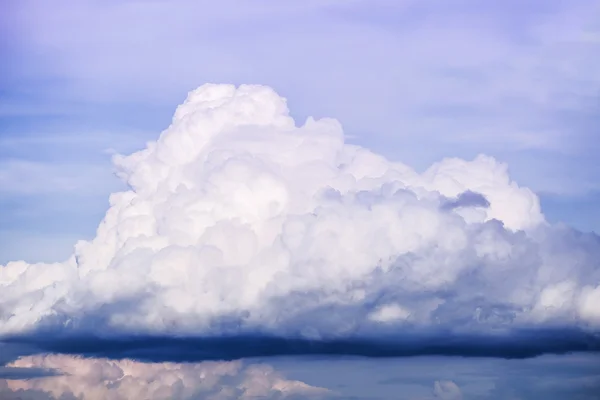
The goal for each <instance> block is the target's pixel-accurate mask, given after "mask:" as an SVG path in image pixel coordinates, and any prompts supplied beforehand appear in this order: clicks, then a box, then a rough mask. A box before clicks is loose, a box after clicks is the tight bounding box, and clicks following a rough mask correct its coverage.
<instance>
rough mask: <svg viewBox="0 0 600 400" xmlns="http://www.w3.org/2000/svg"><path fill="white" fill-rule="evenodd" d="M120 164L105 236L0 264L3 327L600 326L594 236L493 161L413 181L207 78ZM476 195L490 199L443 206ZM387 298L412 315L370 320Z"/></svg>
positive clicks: (269, 97) (249, 92)
mask: <svg viewBox="0 0 600 400" xmlns="http://www.w3.org/2000/svg"><path fill="white" fill-rule="evenodd" d="M115 164H116V166H117V168H118V170H119V174H120V176H121V177H122V178H123V179H124V180H125V181H126V182H127V183H128V185H129V186H130V190H128V191H125V192H121V193H115V194H113V195H112V196H111V198H110V204H111V206H110V209H109V210H108V212H107V213H106V216H105V217H104V220H103V221H102V222H101V224H100V226H99V227H98V230H97V234H96V237H95V238H94V239H93V240H91V241H89V242H87V241H81V242H79V243H78V245H77V246H76V249H75V253H74V255H73V257H71V258H70V259H69V261H68V262H65V263H56V264H32V265H29V264H27V263H24V262H12V263H8V264H7V265H6V266H4V267H1V268H0V289H1V290H0V306H1V308H0V310H10V312H6V311H4V312H2V313H0V332H1V333H5V334H8V333H15V334H18V333H24V332H27V331H29V330H31V329H35V328H36V327H39V326H41V325H43V324H59V325H60V324H65V326H67V327H75V328H68V329H77V328H83V329H86V327H85V326H82V325H81V324H82V323H84V322H85V318H84V317H89V316H90V315H93V314H94V313H97V312H100V311H98V310H99V306H100V305H110V304H117V303H118V302H121V301H123V300H125V299H128V301H129V302H131V299H136V303H135V307H133V308H132V307H126V306H119V307H115V308H114V309H113V310H110V312H109V314H107V315H102V316H101V317H102V318H105V321H106V322H105V323H104V325H100V326H97V327H96V328H95V329H100V331H102V330H104V329H106V330H108V329H110V330H111V331H113V332H115V331H116V332H146V333H164V334H171V333H181V334H185V333H190V332H194V334H199V333H201V332H204V333H213V334H214V333H219V331H218V329H219V328H218V327H217V326H218V325H214V324H212V322H213V321H215V320H218V319H221V318H224V317H227V318H233V319H235V320H236V321H238V322H239V329H240V330H241V331H245V330H252V329H255V328H260V329H261V330H263V331H267V332H269V331H270V332H274V333H284V334H285V333H300V332H311V333H310V334H311V335H317V336H319V337H323V336H328V335H335V334H346V333H348V332H371V333H377V332H378V330H379V329H380V328H381V329H389V327H390V322H392V326H397V327H399V326H401V325H402V324H412V325H414V326H421V327H424V328H426V327H428V326H438V327H439V326H446V327H449V328H451V329H454V328H456V329H457V330H460V331H464V330H468V331H473V330H474V331H479V332H487V331H488V329H491V328H494V327H504V328H507V329H510V328H511V327H513V328H519V327H522V326H527V325H528V324H531V323H535V324H538V325H537V326H540V327H543V326H544V324H545V323H546V322H548V323H553V324H559V325H563V326H566V327H569V326H582V327H583V326H587V325H589V324H592V325H593V326H598V324H599V323H600V320H599V319H598V313H597V306H596V305H594V304H595V303H594V301H593V300H594V299H595V298H596V297H597V296H596V294H595V293H597V291H598V287H599V284H600V270H599V269H598V267H597V262H596V260H597V257H598V251H599V250H598V245H597V244H598V238H597V237H596V236H580V235H578V234H576V233H573V232H571V231H569V230H566V229H561V228H553V227H549V226H548V225H547V224H546V222H545V221H544V217H543V215H542V214H541V211H540V207H539V202H538V199H537V197H536V196H535V195H534V194H533V193H532V192H531V191H530V190H529V189H527V188H523V187H519V186H518V185H517V184H516V183H515V182H513V181H512V180H511V179H510V178H509V176H508V174H507V169H506V167H505V166H504V165H502V164H500V163H498V162H496V161H495V160H494V159H493V158H490V157H485V156H480V157H478V158H476V159H475V160H473V161H470V162H467V161H464V160H459V159H447V160H444V161H441V162H439V163H436V164H435V165H433V166H432V167H430V168H429V169H428V170H427V171H425V172H424V173H423V174H418V173H416V172H415V171H414V170H412V169H411V168H409V167H407V166H405V165H403V164H400V163H395V162H390V161H388V160H386V159H385V158H383V157H381V156H379V155H377V154H374V153H372V152H370V151H368V150H366V149H364V148H360V147H357V146H353V145H348V144H344V137H343V132H342V130H341V127H340V125H339V123H338V122H337V121H335V120H332V119H322V120H313V119H312V118H309V119H308V120H307V122H306V123H305V124H304V125H302V126H300V127H297V126H295V123H294V121H293V120H292V119H291V118H290V117H289V115H288V111H287V107H286V102H285V100H284V99H282V98H281V97H279V96H278V95H277V94H276V93H275V92H273V91H272V90H271V89H270V88H268V87H262V86H248V85H242V86H240V87H239V88H236V87H235V86H233V85H212V84H209V85H204V86H202V87H200V88H199V89H197V90H195V91H193V92H191V93H190V94H189V96H188V98H187V100H186V102H185V103H184V104H183V105H181V106H180V107H179V108H178V109H177V111H176V113H175V117H174V120H173V123H172V125H171V126H170V127H169V128H168V129H166V130H165V131H164V132H162V134H161V135H160V138H159V139H158V140H157V141H156V142H151V143H149V144H148V147H147V148H145V149H144V150H141V151H138V152H136V153H133V154H131V155H129V156H118V157H115ZM464 192H476V193H479V194H480V195H481V196H483V197H485V199H486V200H487V203H489V204H487V203H486V202H481V201H479V203H478V204H476V205H475V208H474V209H472V207H468V206H467V207H458V208H455V209H450V210H448V209H447V207H444V205H445V204H447V201H448V198H460V195H461V193H464ZM480 200H481V199H480ZM469 210H472V211H473V212H472V213H469V212H468V211H469ZM567 282H568V284H567ZM565 285H566V286H565ZM567 289H568V290H567ZM567 293H568V295H567ZM389 304H397V305H402V307H403V308H406V310H410V318H408V319H402V318H395V319H394V318H393V319H394V321H389V320H390V318H384V319H385V320H386V321H387V323H386V324H381V323H380V322H379V321H378V319H377V318H375V320H373V318H370V317H369V316H370V315H372V314H371V312H372V311H375V310H378V309H379V310H380V311H381V308H380V307H386V306H388V305H389ZM324 309H327V310H329V311H328V312H327V313H325V314H323V313H320V312H319V310H324ZM384 309H385V308H384ZM331 310H334V311H335V310H340V312H341V310H345V311H344V314H343V315H348V312H350V313H351V315H352V317H351V318H344V321H343V323H341V322H340V321H337V319H335V318H332V316H333V315H335V313H332V311H331ZM594 310H596V311H594ZM384 314H386V313H384ZM387 314H389V313H387ZM387 314H386V315H387ZM392 314H393V316H394V315H395V316H398V315H399V314H398V312H397V310H396V312H394V313H392ZM340 315H342V314H340ZM388 317H389V315H388ZM379 320H381V318H379ZM336 321H337V322H336ZM384 325H385V327H384ZM215 329H216V331H215Z"/></svg>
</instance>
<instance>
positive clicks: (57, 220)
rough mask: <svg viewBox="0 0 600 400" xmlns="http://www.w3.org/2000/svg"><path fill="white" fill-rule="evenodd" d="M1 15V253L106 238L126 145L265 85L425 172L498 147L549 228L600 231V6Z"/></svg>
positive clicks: (100, 9) (61, 3)
mask: <svg viewBox="0 0 600 400" xmlns="http://www.w3.org/2000/svg"><path fill="white" fill-rule="evenodd" d="M2 7H3V12H2V13H1V14H2V16H0V23H1V25H0V30H1V31H2V32H1V33H2V36H3V37H7V38H9V39H10V40H7V41H4V43H2V44H1V45H0V52H1V53H2V54H0V59H2V60H3V61H4V62H2V63H0V68H1V70H0V72H1V75H0V204H1V206H2V207H3V212H2V214H0V263H5V262H6V261H8V260H14V259H25V260H27V261H42V260H44V261H53V260H61V259H63V258H66V257H67V256H68V255H69V254H70V253H71V249H72V246H73V244H74V243H75V241H76V240H77V239H79V238H90V237H92V236H93V234H94V231H95V228H96V225H97V223H98V222H99V221H100V219H101V217H102V215H103V214H104V211H105V210H106V208H107V197H108V194H109V193H111V192H113V191H116V190H119V189H120V188H122V185H121V184H120V183H119V182H118V181H117V179H116V178H114V177H113V175H112V167H111V164H110V157H111V154H113V153H114V152H125V153H127V152H131V151H133V150H136V149H138V148H141V147H142V146H143V145H144V143H145V142H146V141H148V140H152V139H155V138H156V137H157V135H158V134H159V133H160V131H161V130H163V129H164V128H166V127H167V126H168V124H169V122H170V119H171V116H172V113H173V111H174V109H175V107H176V105H177V104H179V103H180V102H181V101H182V100H183V99H184V98H185V95H186V93H187V92H188V91H189V90H191V89H193V88H195V87H197V86H199V85H201V84H203V83H205V82H217V83H221V82H224V83H236V84H239V83H260V84H266V85H270V86H272V87H273V88H275V89H276V90H277V91H278V92H279V93H280V94H282V95H283V96H285V97H287V99H288V101H289V105H290V108H291V110H292V112H293V113H294V116H295V117H296V118H297V119H299V120H303V119H304V118H306V116H308V115H314V116H316V117H321V116H331V117H335V118H337V119H339V120H340V121H341V122H342V124H343V125H344V129H345V132H346V134H347V135H348V136H349V141H351V142H355V143H359V144H361V145H364V146H366V147H369V148H372V149H374V150H376V151H378V152H381V153H383V154H384V155H386V156H387V157H389V158H392V159H396V160H400V161H403V162H405V163H407V164H409V165H411V166H413V167H415V168H417V169H419V170H422V169H424V168H426V167H427V166H428V165H430V164H431V163H432V162H434V161H437V160H439V159H440V158H442V157H449V156H458V157H463V158H473V157H474V156H476V155H477V154H479V153H486V154H489V155H492V156H495V157H497V158H498V159H499V160H502V161H504V162H507V163H508V165H509V167H510V170H511V173H512V176H513V177H514V178H515V179H516V180H517V181H518V182H519V183H520V184H522V185H524V186H528V187H530V188H532V189H533V190H535V191H536V192H538V193H539V194H540V196H541V199H542V206H543V208H544V212H545V214H546V216H547V218H548V219H549V220H550V221H564V222H566V223H568V224H570V225H573V226H575V227H577V228H579V229H582V230H595V231H596V232H598V231H599V230H600V212H599V211H598V204H600V202H599V200H600V180H599V179H598V176H599V173H600V164H599V163H598V162H597V161H596V155H597V154H598V151H599V150H600V141H598V140H597V138H598V136H599V132H598V120H599V115H600V114H599V111H600V109H599V107H600V91H599V88H600V24H599V22H598V21H600V12H599V11H600V4H599V2H598V1H594V0H580V1H577V2H569V1H559V0H549V1H545V0H527V1H516V0H511V1H505V2H495V1H475V0H470V1H469V0H449V1H439V0H438V1H436V0H426V1H412V0H406V1H391V0H376V1H365V0H351V1H341V0H320V1H316V0H315V1H310V0H309V1H302V2H300V1H298V2H276V1H266V0H259V1H255V2H252V5H250V3H249V2H239V1H233V0H226V1H221V2H208V1H191V0H189V1H188V0H181V1H178V2H172V1H162V0H151V1H141V0H137V1H102V2H100V1H91V0H90V1H78V2H74V1H68V0H56V1H52V2H48V1H44V0H21V1H16V0H9V1H7V2H4V3H3V6H2Z"/></svg>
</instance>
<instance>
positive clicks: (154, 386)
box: [0, 355, 332, 400]
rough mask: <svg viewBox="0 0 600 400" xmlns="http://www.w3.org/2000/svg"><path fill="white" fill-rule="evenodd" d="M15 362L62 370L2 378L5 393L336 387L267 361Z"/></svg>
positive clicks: (162, 394) (189, 395)
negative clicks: (287, 373)
mask: <svg viewBox="0 0 600 400" xmlns="http://www.w3.org/2000/svg"><path fill="white" fill-rule="evenodd" d="M9 367H12V368H21V369H45V370H52V371H54V372H55V373H56V374H57V375H56V376H51V377H48V376H46V377H36V378H33V379H18V380H15V379H10V378H9V379H5V380H0V397H2V399H24V398H27V399H28V398H31V399H34V398H35V399H48V400H50V399H61V400H65V399H80V400H103V399H113V400H120V399H123V400H127V399H175V400H181V399H206V400H228V399H257V398H260V399H292V398H295V399H300V398H303V399H307V398H308V399H323V398H324V397H326V396H329V397H331V395H332V393H331V392H330V391H329V390H327V389H323V388H318V387H313V386H309V385H307V384H305V383H303V382H299V381H294V380H288V379H285V378H284V377H283V376H282V375H281V374H279V373H278V372H277V371H275V370H274V369H273V368H271V367H270V366H268V365H265V364H250V365H244V364H243V363H242V362H239V361H231V362H203V363H196V364H173V363H151V364H144V363H140V362H136V361H133V360H120V361H115V360H108V359H102V358H99V359H90V358H81V357H73V356H66V355H41V356H30V357H22V358H20V359H18V360H16V361H14V362H12V363H11V364H9Z"/></svg>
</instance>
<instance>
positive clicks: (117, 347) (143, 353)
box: [2, 330, 600, 362]
mask: <svg viewBox="0 0 600 400" xmlns="http://www.w3.org/2000/svg"><path fill="white" fill-rule="evenodd" d="M2 341H3V342H4V343H5V344H7V345H11V344H12V345H21V346H25V347H26V348H28V349H29V350H28V351H27V352H28V353H30V354H31V353H61V354H72V355H82V356H86V357H106V358H114V359H121V358H132V359H137V360H141V361H151V362H163V361H172V362H197V361H205V360H234V359H240V358H252V357H274V356H308V355H316V356H362V357H372V358H384V357H412V356H425V355H429V356H430V355H437V356H464V357H495V358H505V359H520V358H521V359H522V358H530V357H536V356H539V355H543V354H565V353H570V352H600V333H589V332H583V331H578V330H545V331H520V332H517V333H511V334H510V335H502V336H482V335H477V336H475V335H471V336H466V335H462V336H456V335H435V336H433V335H429V336H414V337H404V338H381V337H378V338H343V339H341V338H340V339H329V340H311V339H305V338H284V337H275V336H269V335H258V334H253V335H243V336H240V335H238V336H213V337H172V336H148V335H127V336H111V337H97V336H91V335H54V336H53V335H29V336H18V337H10V338H5V339H3V340H2Z"/></svg>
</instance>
